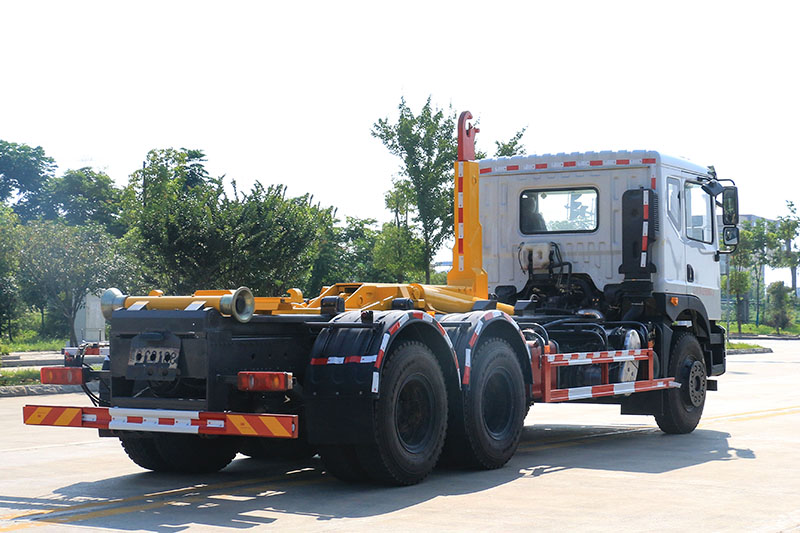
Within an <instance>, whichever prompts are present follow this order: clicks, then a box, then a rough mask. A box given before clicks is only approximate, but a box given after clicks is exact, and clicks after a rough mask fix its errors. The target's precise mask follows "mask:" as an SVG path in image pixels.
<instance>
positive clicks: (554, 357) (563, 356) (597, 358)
mask: <svg viewBox="0 0 800 533" xmlns="http://www.w3.org/2000/svg"><path fill="white" fill-rule="evenodd" d="M652 353H653V350H652V349H651V348H643V349H640V350H611V351H603V352H578V353H556V354H549V355H545V356H544V358H545V359H546V360H547V362H548V363H550V364H551V365H552V366H574V365H593V364H598V363H620V362H623V361H646V360H647V359H649V358H650V355H651V354H652Z"/></svg>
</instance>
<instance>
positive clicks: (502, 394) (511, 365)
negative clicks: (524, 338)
mask: <svg viewBox="0 0 800 533" xmlns="http://www.w3.org/2000/svg"><path fill="white" fill-rule="evenodd" d="M473 361H474V364H473V366H472V380H471V382H470V386H469V389H468V390H466V391H465V392H464V393H463V402H462V406H463V420H460V421H455V423H456V424H460V427H457V428H456V429H455V431H453V438H452V439H451V440H450V442H448V449H449V450H459V452H456V456H457V457H458V459H459V462H461V463H464V464H466V465H467V466H473V467H478V468H484V469H493V468H500V467H501V466H503V465H504V464H506V463H507V462H508V460H509V459H510V458H511V456H512V455H514V452H515V451H516V450H517V446H518V445H519V439H520V435H521V434H522V428H523V426H524V424H525V415H526V414H527V409H526V407H527V406H526V403H527V401H526V398H525V381H524V379H523V377H522V369H521V368H520V365H519V362H518V361H517V358H516V357H515V355H514V350H513V349H512V348H511V345H510V344H509V343H508V342H507V341H505V340H503V339H498V338H491V339H488V340H486V341H485V342H483V343H482V344H481V345H480V346H479V347H478V349H477V350H476V352H475V355H474V357H473ZM459 437H460V438H459ZM448 438H449V437H448Z"/></svg>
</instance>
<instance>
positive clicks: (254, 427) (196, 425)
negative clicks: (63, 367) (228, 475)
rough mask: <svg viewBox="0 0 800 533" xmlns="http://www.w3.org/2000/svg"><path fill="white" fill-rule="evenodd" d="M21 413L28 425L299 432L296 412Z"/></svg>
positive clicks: (42, 409)
mask: <svg viewBox="0 0 800 533" xmlns="http://www.w3.org/2000/svg"><path fill="white" fill-rule="evenodd" d="M22 415H23V421H24V422H25V424H28V425H31V426H63V427H84V428H94V429H107V430H112V431H151V432H156V433H186V434H195V435H198V434H199V435H231V436H237V437H272V438H280V439H296V438H297V434H298V422H297V415H274V414H251V413H215V412H208V411H178V410H167V409H129V408H122V407H58V406H48V405H26V406H24V407H23V408H22Z"/></svg>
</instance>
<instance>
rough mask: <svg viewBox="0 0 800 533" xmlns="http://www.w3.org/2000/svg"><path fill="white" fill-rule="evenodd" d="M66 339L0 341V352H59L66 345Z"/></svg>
mask: <svg viewBox="0 0 800 533" xmlns="http://www.w3.org/2000/svg"><path fill="white" fill-rule="evenodd" d="M68 342H69V340H68V339H30V340H23V341H18V342H8V341H7V340H5V341H2V342H0V353H2V354H8V353H11V352H60V351H61V348H63V347H64V346H66V345H67V343H68Z"/></svg>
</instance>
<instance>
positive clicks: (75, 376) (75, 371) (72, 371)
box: [39, 366, 84, 385]
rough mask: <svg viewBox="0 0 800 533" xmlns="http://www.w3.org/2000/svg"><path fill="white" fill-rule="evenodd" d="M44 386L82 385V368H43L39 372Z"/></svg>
mask: <svg viewBox="0 0 800 533" xmlns="http://www.w3.org/2000/svg"><path fill="white" fill-rule="evenodd" d="M39 376H40V378H41V380H42V383H44V384H46V385H83V384H84V380H83V368H81V367H79V366H75V367H70V366H43V367H42V369H41V370H40V371H39Z"/></svg>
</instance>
